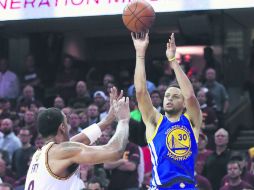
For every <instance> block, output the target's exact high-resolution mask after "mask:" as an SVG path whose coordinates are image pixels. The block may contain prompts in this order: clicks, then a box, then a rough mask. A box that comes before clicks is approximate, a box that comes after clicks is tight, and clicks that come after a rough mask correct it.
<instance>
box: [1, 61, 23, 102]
mask: <svg viewBox="0 0 254 190" xmlns="http://www.w3.org/2000/svg"><path fill="white" fill-rule="evenodd" d="M8 66H9V64H8V60H7V59H6V58H3V57H2V58H0V78H1V80H0V98H8V99H12V100H14V99H16V98H17V97H18V95H19V79H18V77H17V75H16V74H15V73H14V72H12V71H10V70H8Z"/></svg>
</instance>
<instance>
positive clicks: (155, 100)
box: [150, 90, 164, 114]
mask: <svg viewBox="0 0 254 190" xmlns="http://www.w3.org/2000/svg"><path fill="white" fill-rule="evenodd" d="M150 96H151V100H152V104H153V106H154V107H155V108H156V109H157V110H158V112H160V113H161V114H164V110H163V107H162V99H161V96H160V92H159V91H157V90H154V91H152V92H151V93H150Z"/></svg>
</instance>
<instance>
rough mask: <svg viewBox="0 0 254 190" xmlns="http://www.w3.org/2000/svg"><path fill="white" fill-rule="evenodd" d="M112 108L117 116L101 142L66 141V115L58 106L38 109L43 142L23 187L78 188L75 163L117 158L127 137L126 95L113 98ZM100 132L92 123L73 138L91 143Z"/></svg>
mask: <svg viewBox="0 0 254 190" xmlns="http://www.w3.org/2000/svg"><path fill="white" fill-rule="evenodd" d="M113 109H114V113H115V116H116V118H117V120H118V125H117V129H116V132H115V134H114V136H113V137H112V138H111V140H110V141H109V142H108V143H107V144H106V145H103V146H87V145H85V144H84V143H79V142H71V141H69V129H68V124H67V119H66V116H65V115H64V114H63V112H61V111H60V110H58V109H56V108H49V109H46V110H44V111H42V112H41V113H39V115H38V119H37V121H38V130H39V132H40V133H41V135H42V136H43V137H44V138H45V139H46V145H44V146H43V147H42V148H41V149H40V150H37V151H36V152H35V153H34V155H33V157H32V161H31V164H30V167H29V170H28V173H27V178H26V184H25V190H80V189H81V188H82V186H81V185H80V179H79V171H78V165H79V164H83V163H85V164H99V163H105V162H110V161H115V160H118V159H120V157H121V156H122V153H123V151H124V150H125V146H126V143H127V139H128V132H129V118H130V110H129V99H128V98H124V97H123V98H121V99H120V100H114V102H113ZM100 133H101V131H100V127H99V126H98V125H97V124H94V125H93V126H90V127H88V128H86V129H84V130H83V131H82V134H79V135H78V136H76V137H75V138H76V139H75V140H77V141H84V142H89V144H92V143H93V142H94V141H95V140H96V139H97V138H98V136H99V135H100ZM72 140H73V139H72ZM86 144H87V143H86ZM21 164H22V163H21Z"/></svg>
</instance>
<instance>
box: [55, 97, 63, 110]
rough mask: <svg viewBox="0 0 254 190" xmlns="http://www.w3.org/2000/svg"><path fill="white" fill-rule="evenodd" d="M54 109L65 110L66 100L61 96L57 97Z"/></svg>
mask: <svg viewBox="0 0 254 190" xmlns="http://www.w3.org/2000/svg"><path fill="white" fill-rule="evenodd" d="M54 107H55V108H58V109H60V110H61V109H63V108H64V107H65V102H64V99H63V98H62V97H61V96H57V97H55V99H54Z"/></svg>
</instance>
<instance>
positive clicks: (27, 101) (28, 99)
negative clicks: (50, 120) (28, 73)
mask: <svg viewBox="0 0 254 190" xmlns="http://www.w3.org/2000/svg"><path fill="white" fill-rule="evenodd" d="M32 104H35V105H36V106H37V107H40V106H42V104H41V102H40V101H39V100H37V99H36V98H35V94H34V88H33V87H32V86H30V85H27V86H25V87H24V88H23V93H22V95H21V96H20V97H19V99H18V101H17V110H18V111H19V112H21V113H23V112H25V111H26V110H28V109H30V107H31V105H32Z"/></svg>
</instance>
